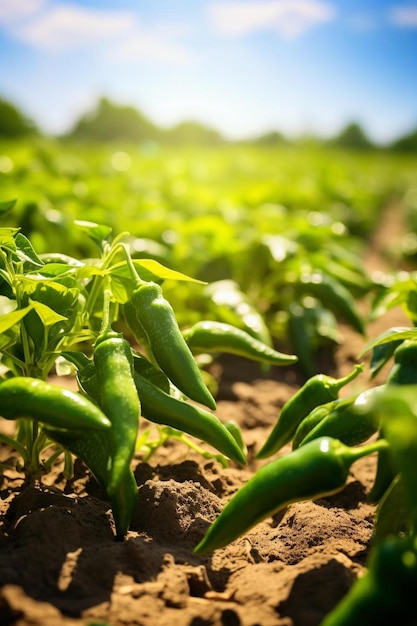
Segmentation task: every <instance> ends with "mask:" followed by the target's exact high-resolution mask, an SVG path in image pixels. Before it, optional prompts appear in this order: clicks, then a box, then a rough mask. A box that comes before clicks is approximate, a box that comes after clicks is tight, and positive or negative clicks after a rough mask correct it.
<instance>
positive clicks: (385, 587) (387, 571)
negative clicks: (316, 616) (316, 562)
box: [321, 536, 417, 626]
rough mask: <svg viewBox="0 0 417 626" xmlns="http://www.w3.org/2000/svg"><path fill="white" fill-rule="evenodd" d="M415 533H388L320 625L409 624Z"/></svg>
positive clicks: (415, 574)
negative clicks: (367, 565) (396, 535)
mask: <svg viewBox="0 0 417 626" xmlns="http://www.w3.org/2000/svg"><path fill="white" fill-rule="evenodd" d="M416 589H417V537H415V536H408V537H405V538H403V537H388V538H387V539H385V540H384V541H383V542H381V543H380V544H379V545H378V546H376V548H375V549H374V550H373V551H372V552H371V555H370V560H369V569H368V571H367V573H366V574H365V575H364V576H363V577H362V578H361V579H359V580H358V581H357V582H356V583H355V584H354V585H353V587H352V588H351V590H350V591H349V592H348V594H347V595H346V596H345V597H344V598H343V600H342V601H341V602H340V603H339V604H338V605H337V607H336V608H335V609H334V610H333V611H332V612H331V613H330V614H329V615H328V616H327V617H326V618H325V619H324V621H323V622H322V623H321V626H380V625H381V624H395V626H411V624H415V618H416V614H417V612H416V599H415V595H416Z"/></svg>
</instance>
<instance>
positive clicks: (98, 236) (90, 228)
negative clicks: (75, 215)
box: [74, 220, 112, 247]
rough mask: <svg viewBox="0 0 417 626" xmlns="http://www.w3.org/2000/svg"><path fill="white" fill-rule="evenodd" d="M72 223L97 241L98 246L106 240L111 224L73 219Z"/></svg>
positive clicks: (110, 230)
mask: <svg viewBox="0 0 417 626" xmlns="http://www.w3.org/2000/svg"><path fill="white" fill-rule="evenodd" d="M74 225H75V226H76V227H77V228H79V229H80V230H81V231H83V232H84V233H85V234H86V235H88V236H89V237H90V239H92V240H93V241H95V242H96V243H98V244H99V245H100V247H101V245H102V244H103V242H105V241H107V239H108V237H109V235H110V234H111V232H112V228H111V226H105V225H104V224H96V222H88V221H87V220H74Z"/></svg>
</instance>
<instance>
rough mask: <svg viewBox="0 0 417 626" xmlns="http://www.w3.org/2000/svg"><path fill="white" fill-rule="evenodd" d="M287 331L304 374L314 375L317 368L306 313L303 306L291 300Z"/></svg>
mask: <svg viewBox="0 0 417 626" xmlns="http://www.w3.org/2000/svg"><path fill="white" fill-rule="evenodd" d="M288 333H289V336H290V340H291V346H292V348H293V350H294V352H295V353H296V355H297V357H298V360H299V364H300V366H301V368H302V370H303V372H304V373H305V375H306V376H314V374H315V372H316V371H317V369H316V364H315V362H314V349H313V345H312V337H311V333H310V331H309V320H308V315H307V313H306V310H305V308H304V307H303V306H302V305H301V304H298V303H297V302H292V303H291V304H290V306H289V307H288Z"/></svg>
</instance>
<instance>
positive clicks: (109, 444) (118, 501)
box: [46, 428, 137, 540]
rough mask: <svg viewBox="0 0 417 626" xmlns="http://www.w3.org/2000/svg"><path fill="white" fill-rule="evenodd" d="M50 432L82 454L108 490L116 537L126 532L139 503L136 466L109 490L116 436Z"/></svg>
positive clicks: (55, 439) (105, 433)
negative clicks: (114, 437)
mask: <svg viewBox="0 0 417 626" xmlns="http://www.w3.org/2000/svg"><path fill="white" fill-rule="evenodd" d="M46 432H47V434H48V435H49V436H50V437H51V439H53V440H54V441H56V442H57V443H59V444H61V445H62V446H64V448H66V449H67V450H69V451H70V452H71V453H72V454H74V455H75V456H77V457H78V458H80V459H81V460H82V461H83V462H84V463H85V464H86V465H87V467H88V468H89V470H90V471H91V472H92V474H93V476H94V477H95V478H96V480H97V482H98V483H99V485H100V487H101V488H102V489H103V491H104V492H105V493H106V494H107V496H108V498H109V501H110V505H111V508H112V513H113V518H114V523H115V527H116V538H117V539H119V540H122V539H123V537H124V536H125V534H126V532H127V530H128V528H129V525H130V520H131V517H132V514H133V511H134V509H135V506H136V498H137V485H136V480H135V477H134V475H133V472H132V470H131V469H130V467H128V469H127V471H126V472H125V473H124V475H123V478H122V480H121V481H120V482H119V484H118V486H117V489H116V490H115V491H113V492H112V493H111V494H109V492H108V484H109V478H110V467H111V464H112V454H113V439H112V436H111V434H110V433H109V432H107V431H106V432H98V431H91V432H88V433H80V434H79V435H75V434H74V433H68V432H64V431H59V430H55V429H51V428H48V429H47V430H46Z"/></svg>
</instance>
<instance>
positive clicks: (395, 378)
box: [387, 339, 417, 385]
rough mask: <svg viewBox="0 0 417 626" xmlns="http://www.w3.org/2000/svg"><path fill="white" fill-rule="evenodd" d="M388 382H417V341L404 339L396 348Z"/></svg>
mask: <svg viewBox="0 0 417 626" xmlns="http://www.w3.org/2000/svg"><path fill="white" fill-rule="evenodd" d="M387 384H388V385H415V384H417V341H413V340H411V339H409V340H406V341H403V342H402V343H401V344H400V345H399V346H398V348H397V349H396V350H395V352H394V365H393V366H392V368H391V371H390V373H389V374H388V378H387Z"/></svg>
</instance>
